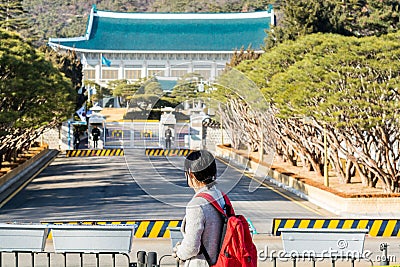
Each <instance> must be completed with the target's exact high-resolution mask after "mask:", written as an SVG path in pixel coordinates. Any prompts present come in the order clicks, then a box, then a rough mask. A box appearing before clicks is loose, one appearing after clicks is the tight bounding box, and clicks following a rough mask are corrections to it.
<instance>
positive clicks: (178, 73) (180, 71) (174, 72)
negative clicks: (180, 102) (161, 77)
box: [171, 69, 188, 77]
mask: <svg viewBox="0 0 400 267" xmlns="http://www.w3.org/2000/svg"><path fill="white" fill-rule="evenodd" d="M187 73H188V71H187V69H172V70H171V77H182V76H184V75H185V74H187Z"/></svg>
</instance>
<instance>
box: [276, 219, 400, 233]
mask: <svg viewBox="0 0 400 267" xmlns="http://www.w3.org/2000/svg"><path fill="white" fill-rule="evenodd" d="M279 228H303V229H304V228H308V229H368V230H369V233H368V235H369V236H373V237H391V236H395V237H400V220H396V219H288V218H286V219H274V220H273V223H272V231H273V232H272V233H273V235H276V236H280V235H281V232H280V231H279V230H278V229H279Z"/></svg>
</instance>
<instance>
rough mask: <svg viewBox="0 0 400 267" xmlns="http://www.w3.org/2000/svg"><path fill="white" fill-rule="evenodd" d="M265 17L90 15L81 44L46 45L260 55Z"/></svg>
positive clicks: (71, 40) (73, 41)
mask: <svg viewBox="0 0 400 267" xmlns="http://www.w3.org/2000/svg"><path fill="white" fill-rule="evenodd" d="M271 14H273V13H271V12H256V13H232V14H227V13H220V14H217V13H215V14H205V13H197V14H181V15H180V14H176V13H175V14H165V13H164V14H154V13H116V12H104V11H93V10H92V13H91V16H90V17H89V22H88V29H87V36H86V37H87V38H84V37H80V38H79V37H78V38H59V39H56V38H51V39H50V42H49V44H50V45H59V46H61V47H63V46H64V47H69V48H75V49H76V50H95V51H232V50H235V49H240V48H241V47H244V48H247V47H248V46H249V45H251V46H252V48H253V49H255V50H260V47H261V46H263V45H264V42H263V41H264V38H265V37H266V33H265V30H266V29H268V28H269V27H270V24H271V18H272V17H273V15H271ZM91 19H92V23H91Z"/></svg>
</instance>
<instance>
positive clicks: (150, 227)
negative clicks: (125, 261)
mask: <svg viewBox="0 0 400 267" xmlns="http://www.w3.org/2000/svg"><path fill="white" fill-rule="evenodd" d="M41 223H42V224H50V225H51V224H54V225H135V224H136V226H137V228H136V230H135V237H136V238H170V231H169V229H168V228H171V227H180V226H181V224H182V221H181V220H137V221H55V222H47V221H45V222H41ZM48 238H52V233H51V232H50V234H49V236H48Z"/></svg>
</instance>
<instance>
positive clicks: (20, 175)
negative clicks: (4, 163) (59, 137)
mask: <svg viewBox="0 0 400 267" xmlns="http://www.w3.org/2000/svg"><path fill="white" fill-rule="evenodd" d="M58 153H59V151H58V150H55V149H45V150H43V151H41V152H40V153H39V154H37V155H36V156H34V157H32V158H30V159H29V160H27V161H25V162H24V163H22V164H21V165H20V166H18V167H16V168H15V169H13V170H12V171H10V172H9V173H7V174H5V175H3V176H2V177H0V207H1V206H2V205H4V204H5V203H3V202H4V201H5V200H6V199H7V198H8V197H10V196H11V195H12V194H13V193H14V192H15V191H16V190H18V188H20V187H21V186H23V185H24V184H25V183H26V182H27V181H29V180H30V179H32V178H33V177H35V176H36V175H37V174H39V173H40V172H41V171H42V168H43V167H45V166H46V165H47V164H48V163H49V162H51V161H52V160H53V159H54V158H55V157H56V156H57V155H58Z"/></svg>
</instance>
